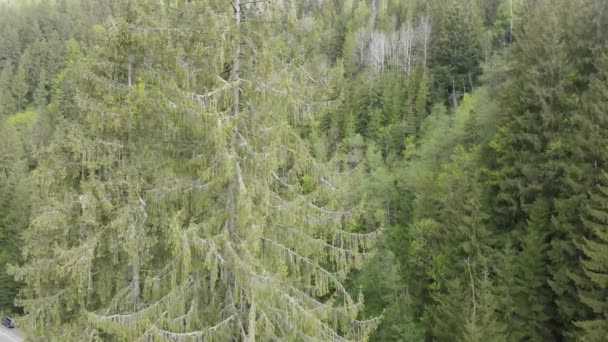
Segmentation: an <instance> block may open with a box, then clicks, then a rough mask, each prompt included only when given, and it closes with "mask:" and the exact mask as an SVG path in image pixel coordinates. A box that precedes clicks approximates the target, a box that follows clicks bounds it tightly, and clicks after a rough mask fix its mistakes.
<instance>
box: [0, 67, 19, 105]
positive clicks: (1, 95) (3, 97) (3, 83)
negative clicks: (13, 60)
mask: <svg viewBox="0 0 608 342" xmlns="http://www.w3.org/2000/svg"><path fill="white" fill-rule="evenodd" d="M12 80H13V73H12V67H11V64H10V63H9V62H6V63H4V66H3V67H2V71H0V115H3V114H4V115H5V114H10V113H13V112H14V111H15V109H16V107H15V106H16V104H15V98H14V96H13V93H12V92H11V82H12Z"/></svg>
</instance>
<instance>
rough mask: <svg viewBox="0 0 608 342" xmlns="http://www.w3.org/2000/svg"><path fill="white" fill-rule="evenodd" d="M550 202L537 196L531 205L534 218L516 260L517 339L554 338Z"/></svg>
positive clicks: (528, 224)
mask: <svg viewBox="0 0 608 342" xmlns="http://www.w3.org/2000/svg"><path fill="white" fill-rule="evenodd" d="M548 210H549V208H548V205H547V203H546V202H544V201H542V200H537V201H536V202H535V203H534V204H533V205H532V208H531V209H530V219H529V220H528V222H527V225H526V231H525V234H524V236H523V238H522V240H521V249H522V250H521V252H520V253H519V254H518V255H517V258H516V261H515V267H516V268H515V291H516V292H515V293H516V295H515V300H516V302H515V306H514V309H513V313H514V314H515V316H516V317H517V321H516V322H517V323H516V324H515V325H514V326H513V336H514V340H516V341H521V340H530V341H540V340H553V339H554V338H555V337H554V335H553V331H552V330H553V326H552V322H551V321H550V320H551V319H552V317H554V316H553V312H552V305H551V304H552V302H553V293H552V292H551V289H550V288H549V285H548V267H547V264H548V257H547V250H548V249H549V244H548V243H547V233H546V232H547V226H548V223H547V212H548Z"/></svg>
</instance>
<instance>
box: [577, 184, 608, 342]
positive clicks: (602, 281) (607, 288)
mask: <svg viewBox="0 0 608 342" xmlns="http://www.w3.org/2000/svg"><path fill="white" fill-rule="evenodd" d="M582 220H583V223H584V224H585V227H586V228H587V229H588V230H589V232H590V234H589V237H588V238H586V239H585V240H584V241H583V243H582V244H581V245H580V248H581V252H582V253H583V258H582V260H581V264H582V267H583V270H584V272H585V276H586V277H587V279H588V280H587V279H586V280H584V281H583V280H581V281H579V282H578V293H579V296H580V300H581V302H582V303H583V304H585V305H586V306H588V307H589V308H590V309H591V310H592V312H593V316H592V317H590V319H587V320H584V321H578V322H576V325H577V326H578V327H579V328H581V329H582V330H583V333H582V335H581V340H582V341H594V342H595V341H604V340H606V337H608V302H607V301H606V298H608V173H606V172H602V174H601V177H600V181H599V182H598V184H597V186H596V189H595V191H593V192H592V193H590V195H589V200H588V204H587V206H586V213H585V214H584V215H583V217H582Z"/></svg>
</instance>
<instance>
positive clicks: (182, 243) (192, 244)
mask: <svg viewBox="0 0 608 342" xmlns="http://www.w3.org/2000/svg"><path fill="white" fill-rule="evenodd" d="M292 6H293V4H291V3H285V4H276V5H275V4H272V5H271V4H266V3H261V2H247V3H244V2H243V3H241V2H240V1H238V0H234V1H233V2H229V1H187V2H180V3H179V4H178V5H177V6H176V5H174V4H159V3H158V2H156V1H147V0H139V1H122V2H121V3H120V6H119V9H118V10H117V11H116V13H115V14H116V16H115V17H112V18H111V19H110V21H109V23H108V25H106V26H105V27H104V28H103V29H102V28H100V30H102V31H101V32H100V34H99V36H100V37H102V40H101V41H99V42H98V43H97V45H96V46H95V47H94V48H93V49H92V51H91V52H90V53H89V54H88V56H86V57H84V58H80V59H79V60H78V61H77V62H74V63H72V65H71V66H70V69H71V70H72V73H73V74H74V75H79V77H77V82H78V86H77V87H76V89H77V92H76V95H75V99H76V101H75V102H76V104H77V105H78V107H79V111H80V112H81V113H82V114H81V115H79V116H76V117H73V118H70V117H66V118H65V120H63V121H62V122H61V123H60V124H59V128H58V129H57V131H56V133H55V137H54V139H53V142H52V143H51V144H50V146H49V147H48V148H46V149H45V150H44V151H43V152H42V153H41V154H40V158H39V160H38V162H39V168H38V169H37V170H36V173H35V179H36V188H37V191H38V195H39V197H40V199H39V200H38V201H37V203H36V205H35V215H34V219H33V221H32V224H31V227H30V228H29V229H28V231H27V233H26V234H25V239H26V252H25V256H26V258H27V262H26V264H25V265H24V266H23V267H20V268H18V269H14V270H13V271H14V273H15V274H16V275H17V278H18V279H20V280H23V281H24V282H25V283H26V284H27V291H24V292H23V294H22V298H21V300H20V301H19V303H20V305H22V306H23V307H24V309H25V311H26V313H27V314H28V321H29V322H30V323H31V326H32V328H34V329H35V331H36V332H38V333H44V334H45V336H53V337H57V338H58V337H59V336H62V338H63V340H67V341H72V340H73V341H82V340H84V339H85V338H86V339H93V338H97V339H100V340H124V341H134V340H137V339H142V340H148V339H152V340H158V341H190V340H205V341H207V340H213V341H228V340H244V341H255V340H262V341H266V340H288V341H300V340H309V339H310V340H336V341H346V340H365V339H366V338H367V336H368V335H369V333H370V332H371V331H372V330H373V328H374V327H375V326H376V325H377V322H378V320H377V319H370V320H363V321H359V320H357V318H358V313H359V311H360V310H361V308H362V304H363V302H362V298H353V297H352V296H351V295H350V293H349V292H348V291H347V290H346V289H345V287H344V285H343V281H344V280H345V278H346V275H347V273H348V272H349V271H350V270H351V269H354V268H356V267H360V266H361V264H362V260H363V258H364V257H365V255H366V253H367V251H368V250H369V248H370V247H371V244H372V243H373V241H374V239H375V235H376V234H375V233H374V232H371V231H370V232H354V231H351V230H350V229H349V228H350V227H351V223H352V222H353V220H354V219H356V218H357V216H358V207H357V206H355V207H353V208H346V209H343V208H342V206H341V205H340V203H342V201H341V200H342V198H341V195H340V191H338V190H339V189H340V187H341V186H343V185H344V184H341V183H343V182H348V180H349V179H350V178H351V177H349V176H354V175H356V170H352V167H353V166H352V165H348V164H347V163H341V162H340V160H339V159H334V160H333V161H330V162H328V163H321V162H320V161H318V160H316V159H315V158H314V157H313V155H312V154H311V152H310V147H309V144H308V143H307V141H305V140H304V139H303V138H302V137H301V136H300V135H299V134H298V130H297V128H298V127H299V126H300V125H303V124H305V123H307V122H310V121H312V120H313V119H314V118H315V117H316V116H317V115H318V114H321V111H322V110H323V108H324V103H326V101H323V89H324V87H325V85H326V84H327V82H328V79H327V77H328V76H327V75H323V74H321V75H315V74H312V75H311V73H309V72H307V69H309V67H310V65H307V64H306V62H305V61H301V60H299V59H298V56H301V55H304V54H305V52H304V48H305V47H303V46H301V45H298V41H299V39H302V38H303V37H305V35H306V34H307V32H309V31H307V30H309V29H310V27H311V26H309V25H307V24H306V20H309V21H310V20H312V21H314V20H315V18H313V17H310V18H306V20H302V21H300V20H299V17H298V15H297V12H296V9H297V8H296V7H295V6H293V7H292ZM226 13H231V14H232V15H227V14H226ZM286 27H289V28H290V30H291V33H292V34H293V35H294V36H295V39H296V40H295V42H294V41H290V40H289V39H287V35H286V34H285V31H286V30H285V28H286ZM104 37H107V38H104ZM292 38H293V36H292ZM338 172H341V173H338Z"/></svg>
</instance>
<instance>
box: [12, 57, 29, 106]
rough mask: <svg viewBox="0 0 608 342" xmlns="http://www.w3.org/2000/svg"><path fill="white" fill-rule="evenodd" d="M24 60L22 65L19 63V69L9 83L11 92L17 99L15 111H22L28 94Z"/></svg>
mask: <svg viewBox="0 0 608 342" xmlns="http://www.w3.org/2000/svg"><path fill="white" fill-rule="evenodd" d="M26 62H27V61H26V60H24V61H23V63H19V68H18V69H17V72H16V73H15V76H14V77H13V81H12V82H11V90H12V91H13V94H14V95H15V97H16V98H17V109H18V110H22V109H23V108H24V106H25V104H26V102H27V99H26V96H27V94H28V92H29V84H28V82H27V81H28V80H27V66H26Z"/></svg>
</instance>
